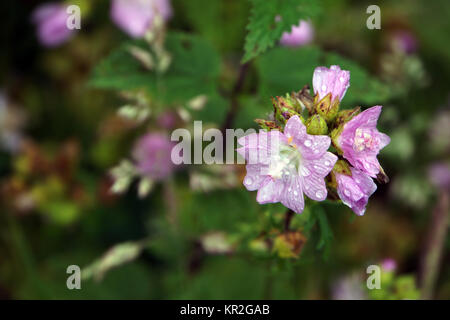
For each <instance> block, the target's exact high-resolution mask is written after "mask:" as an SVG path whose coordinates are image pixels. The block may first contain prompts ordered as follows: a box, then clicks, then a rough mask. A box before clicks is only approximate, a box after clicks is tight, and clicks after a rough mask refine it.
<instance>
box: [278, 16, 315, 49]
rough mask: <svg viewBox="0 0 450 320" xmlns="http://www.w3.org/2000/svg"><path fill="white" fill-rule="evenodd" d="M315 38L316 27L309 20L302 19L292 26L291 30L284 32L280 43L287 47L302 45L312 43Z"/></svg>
mask: <svg viewBox="0 0 450 320" xmlns="http://www.w3.org/2000/svg"><path fill="white" fill-rule="evenodd" d="M313 38H314V28H313V26H312V24H311V23H310V22H308V21H304V20H300V23H299V24H298V25H296V26H292V29H291V32H284V33H283V35H282V36H281V40H280V44H281V45H283V46H287V47H300V46H303V45H306V44H308V43H310V42H311V41H312V40H313Z"/></svg>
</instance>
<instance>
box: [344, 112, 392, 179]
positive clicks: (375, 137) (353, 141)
mask: <svg viewBox="0 0 450 320" xmlns="http://www.w3.org/2000/svg"><path fill="white" fill-rule="evenodd" d="M381 108H382V107H381V106H375V107H371V108H369V109H367V110H365V111H363V112H361V113H360V114H358V115H357V116H355V117H354V118H352V119H351V120H350V121H349V122H347V123H346V124H345V125H344V128H343V130H342V133H341V134H340V136H339V137H338V138H337V143H338V147H339V148H340V149H341V150H342V152H343V157H344V158H345V159H347V160H348V161H349V162H350V163H351V165H352V166H354V167H355V168H357V169H359V170H361V171H362V172H364V173H367V174H368V175H369V176H371V177H373V178H375V177H376V176H377V174H378V173H379V172H380V168H381V167H380V163H379V162H378V160H377V155H378V152H380V150H381V149H383V148H384V147H385V146H387V145H388V144H389V142H390V141H391V139H390V138H389V136H387V135H386V134H384V133H381V132H379V131H378V130H377V128H376V126H377V121H378V117H379V116H380V113H381Z"/></svg>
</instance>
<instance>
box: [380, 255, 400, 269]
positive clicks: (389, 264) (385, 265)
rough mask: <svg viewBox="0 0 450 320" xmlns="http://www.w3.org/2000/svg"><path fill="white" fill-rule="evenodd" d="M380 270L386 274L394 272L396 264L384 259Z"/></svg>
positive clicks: (393, 261) (390, 259) (392, 260)
mask: <svg viewBox="0 0 450 320" xmlns="http://www.w3.org/2000/svg"><path fill="white" fill-rule="evenodd" d="M381 268H383V270H384V271H387V272H392V271H395V269H397V262H396V261H395V260H394V259H392V258H386V259H384V260H383V261H381Z"/></svg>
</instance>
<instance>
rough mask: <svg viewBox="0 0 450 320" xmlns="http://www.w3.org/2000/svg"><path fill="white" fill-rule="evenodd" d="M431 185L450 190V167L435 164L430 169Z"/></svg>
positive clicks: (444, 164)
mask: <svg viewBox="0 0 450 320" xmlns="http://www.w3.org/2000/svg"><path fill="white" fill-rule="evenodd" d="M428 177H429V179H430V180H431V183H433V185H434V186H435V187H436V188H439V189H449V188H450V166H449V165H448V164H447V163H444V162H441V163H435V164H433V165H432V166H431V167H430V168H429V169H428Z"/></svg>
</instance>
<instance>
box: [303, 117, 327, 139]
mask: <svg viewBox="0 0 450 320" xmlns="http://www.w3.org/2000/svg"><path fill="white" fill-rule="evenodd" d="M306 131H307V132H308V133H309V134H314V135H326V134H327V133H328V126H327V122H326V121H325V119H324V118H323V117H322V116H320V115H319V114H315V115H313V116H311V117H309V119H308V120H307V121H306Z"/></svg>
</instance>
